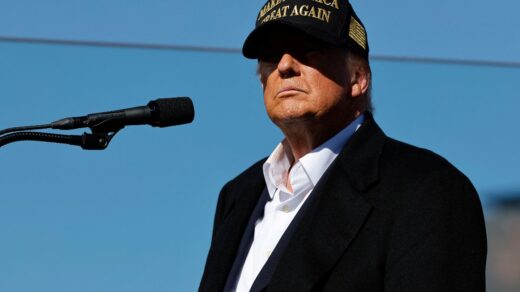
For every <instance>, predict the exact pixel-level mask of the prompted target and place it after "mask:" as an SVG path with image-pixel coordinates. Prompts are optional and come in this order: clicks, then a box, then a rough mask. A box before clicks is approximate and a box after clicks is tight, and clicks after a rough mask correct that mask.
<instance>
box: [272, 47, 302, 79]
mask: <svg viewBox="0 0 520 292" xmlns="http://www.w3.org/2000/svg"><path fill="white" fill-rule="evenodd" d="M300 65H301V64H300V62H299V61H298V60H297V59H296V58H295V57H294V56H293V55H291V54H290V53H284V54H283V55H282V57H281V58H280V61H279V62H278V66H277V69H278V72H280V76H282V77H283V78H290V77H293V76H297V75H299V74H300Z"/></svg>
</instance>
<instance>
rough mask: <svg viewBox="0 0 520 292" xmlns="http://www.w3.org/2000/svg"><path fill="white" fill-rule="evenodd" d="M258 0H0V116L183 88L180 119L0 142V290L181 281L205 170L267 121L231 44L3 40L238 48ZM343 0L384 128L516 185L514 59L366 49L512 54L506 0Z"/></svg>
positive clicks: (519, 51) (190, 281)
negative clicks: (92, 136)
mask: <svg viewBox="0 0 520 292" xmlns="http://www.w3.org/2000/svg"><path fill="white" fill-rule="evenodd" d="M263 2H264V1H258V0H255V1H243V0H242V1H238V0H235V1H226V2H224V1H166V0H165V1H134V0H126V1H107V0H105V1H101V0H90V1H78V0H75V1H73V0H68V1H65V0H63V1H34V0H33V1H29V0H18V1H6V0H0V101H1V102H0V129H4V128H8V127H12V126H21V125H31V124H41V123H47V122H51V121H54V120H57V119H60V118H63V117H68V116H77V115H84V114H87V113H92V112H99V111H106V110H114V109H119V108H125V107H132V106H139V105H144V104H146V103H147V102H148V101H149V100H151V99H155V98H160V97H173V96H190V97H191V98H192V99H193V101H194V104H195V109H196V117H195V121H194V122H193V123H192V124H190V125H183V126H177V127H171V128H165V129H156V128H150V127H147V126H138V127H137V126H136V127H128V128H126V129H124V130H123V131H121V132H120V133H119V134H118V135H117V136H116V137H115V139H114V140H113V142H112V143H111V145H110V146H109V148H108V149H107V150H104V151H90V152H89V151H84V150H81V149H80V148H74V147H72V146H66V145H56V144H44V143H36V142H20V143H15V144H10V145H7V146H4V147H2V148H0V230H2V232H1V233H0V291H12V292H18V291H20V292H21V291H32V292H39V291H45V292H47V291H49V292H50V291H52V292H55V291H67V292H69V291H125V292H126V291H195V290H196V288H197V287H198V281H199V279H200V276H201V274H202V269H203V265H204V260H205V256H206V253H207V250H208V248H209V240H210V232H211V226H212V217H213V213H214V208H215V202H216V198H217V195H218V191H219V189H220V187H221V186H222V185H223V184H224V183H225V182H226V181H228V180H229V179H231V178H233V177H234V176H235V175H237V174H238V173H239V172H240V171H241V170H243V169H244V168H246V167H247V166H248V165H250V164H251V163H253V162H255V161H257V160H258V159H260V158H262V157H264V156H266V155H268V154H269V153H270V152H271V151H272V149H273V148H274V147H275V146H276V144H277V143H278V142H279V141H280V139H281V138H282V135H281V133H280V132H279V131H278V129H276V128H275V127H274V126H272V125H271V123H270V122H269V120H268V118H267V117H266V115H265V112H264V109H263V103H262V95H261V89H260V86H259V84H258V80H257V77H256V76H255V66H256V62H255V61H251V60H246V59H244V58H243V57H242V56H241V55H240V54H239V53H212V52H196V51H179V50H152V49H131V48H111V47H95V46H67V45H56V44H34V43H25V42H12V41H5V39H6V38H11V39H12V38H38V39H59V40H82V41H105V42H124V43H144V44H163V45H185V46H201V47H218V48H234V49H238V48H240V47H241V44H242V41H243V39H244V38H245V36H246V35H247V33H248V32H249V31H250V30H251V29H252V26H253V24H254V18H255V16H256V13H257V11H258V9H259V8H260V6H261V5H262V4H263ZM352 3H353V5H354V7H355V8H356V10H357V12H358V15H359V16H360V17H361V19H362V20H363V21H364V22H365V25H366V27H367V30H368V34H369V42H370V46H371V50H372V53H373V55H374V56H375V57H376V58H374V59H373V60H372V67H373V68H372V69H373V73H374V103H375V107H376V113H375V117H376V120H377V121H378V122H379V124H380V125H381V126H382V128H383V129H384V130H385V132H386V133H387V134H388V135H390V136H392V137H394V138H397V139H399V140H403V141H406V142H409V143H411V144H415V145H418V146H421V147H426V148H428V149H431V150H434V151H435V152H437V153H439V154H441V155H443V156H444V157H446V158H447V159H448V160H450V161H451V162H452V163H453V164H454V165H455V166H457V167H458V168H459V169H461V170H462V171H463V172H464V173H466V175H468V177H469V178H470V179H471V180H472V181H473V183H474V184H475V186H476V187H477V189H478V191H479V192H480V194H481V197H482V199H483V201H484V202H486V203H487V202H490V201H492V200H493V199H494V198H496V197H500V196H503V195H504V194H507V193H509V192H515V191H516V192H518V190H520V170H519V167H518V166H519V165H520V154H519V153H518V149H519V148H520V136H519V134H518V129H517V128H518V126H519V125H520V118H519V117H518V108H519V107H520V101H519V100H520V97H519V94H518V92H520V82H519V80H520V68H519V67H518V66H517V67H515V66H509V67H506V66H468V65H464V66H462V65H449V64H436V63H424V62H415V63H414V62H393V61H384V59H383V58H377V57H381V56H401V57H427V58H441V59H456V60H460V59H462V60H476V61H496V62H510V63H517V64H518V63H519V62H520V36H519V34H518V32H517V28H518V27H520V18H518V17H517V15H516V14H517V11H519V8H520V4H519V3H518V1H513V0H500V1H493V2H492V3H491V2H489V1H482V0H475V1H445V0H441V1H412V0H408V1H405V0H398V1H384V0H373V1H361V0H357V1H352ZM2 37H3V38H4V41H1V39H2ZM66 133H67V134H72V133H75V134H81V133H82V131H72V133H68V132H66Z"/></svg>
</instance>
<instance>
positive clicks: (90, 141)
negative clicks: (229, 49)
mask: <svg viewBox="0 0 520 292" xmlns="http://www.w3.org/2000/svg"><path fill="white" fill-rule="evenodd" d="M122 128H123V127H121V128H119V129H115V130H114V131H110V132H101V131H95V130H94V129H93V131H92V134H89V133H83V135H61V134H52V133H41V132H17V133H12V134H8V135H5V136H1V137H0V147H2V146H4V145H7V144H9V143H13V142H18V141H40V142H50V143H59V144H69V145H75V146H80V147H81V148H83V149H84V150H104V149H106V148H107V147H108V144H110V141H112V138H114V136H115V135H116V134H117V132H119V130H121V129H122Z"/></svg>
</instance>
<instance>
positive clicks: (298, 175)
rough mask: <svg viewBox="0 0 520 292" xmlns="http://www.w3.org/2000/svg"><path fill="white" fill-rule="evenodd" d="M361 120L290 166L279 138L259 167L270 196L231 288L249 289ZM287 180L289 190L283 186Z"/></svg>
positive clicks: (287, 150) (284, 143)
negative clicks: (262, 172)
mask: <svg viewBox="0 0 520 292" xmlns="http://www.w3.org/2000/svg"><path fill="white" fill-rule="evenodd" d="M363 120H364V116H363V115H361V116H359V117H358V118H356V119H355V120H354V121H353V122H352V123H350V124H349V125H348V126H347V127H345V128H344V129H343V130H341V131H340V132H339V133H337V134H336V135H335V136H334V137H332V138H330V139H329V140H327V141H326V142H325V143H323V144H322V145H321V146H319V147H317V148H316V149H314V150H313V151H311V152H310V153H308V154H306V155H305V156H303V157H302V158H300V160H298V161H296V162H295V163H294V165H293V166H292V167H291V165H292V164H293V161H294V157H293V155H292V152H291V149H290V147H289V145H288V143H287V140H283V141H282V142H281V143H280V144H278V146H277V147H276V148H275V149H274V151H273V153H272V154H271V156H269V158H268V159H267V161H266V162H265V163H264V166H263V170H264V178H265V182H266V185H267V190H268V192H269V196H270V197H271V199H270V201H268V202H267V203H266V205H265V209H264V216H263V218H261V219H259V220H258V221H257V222H256V225H255V233H254V238H253V243H252V244H251V248H250V249H249V253H248V254H247V257H246V260H245V262H244V265H243V266H242V271H241V273H240V276H239V278H238V281H237V285H236V290H235V291H238V292H247V291H249V290H250V289H251V286H252V285H253V282H254V281H255V279H256V277H257V276H258V274H259V273H260V270H261V269H262V267H263V266H264V264H265V263H266V262H267V260H268V259H269V256H270V255H271V253H272V252H273V250H274V249H275V247H276V245H277V244H278V241H279V240H280V238H281V237H282V235H283V234H284V232H285V230H286V229H287V227H288V226H289V224H290V223H291V221H292V220H293V219H294V217H295V216H296V214H297V213H298V211H299V210H300V208H301V207H302V205H303V203H304V202H305V200H306V199H307V198H308V197H309V196H308V195H309V194H310V193H311V192H312V190H313V189H314V187H315V186H316V184H317V183H318V181H319V180H320V178H321V177H322V175H323V173H324V172H325V171H326V170H327V168H328V167H329V166H330V165H331V164H332V162H333V161H334V159H336V157H337V156H338V154H339V152H340V151H341V149H342V148H343V146H344V145H345V143H346V142H347V140H348V139H349V138H350V137H351V136H352V134H354V132H355V131H356V130H357V129H358V128H359V127H360V126H361V124H362V123H363ZM288 179H289V181H290V185H291V186H292V192H291V191H289V190H288V189H287V187H286V182H287V180H288Z"/></svg>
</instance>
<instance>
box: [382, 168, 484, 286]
mask: <svg viewBox="0 0 520 292" xmlns="http://www.w3.org/2000/svg"><path fill="white" fill-rule="evenodd" d="M406 197H407V198H408V200H407V203H406V204H405V206H403V210H401V212H400V215H399V216H398V218H396V220H395V222H394V224H393V228H392V235H391V237H390V243H389V244H390V248H389V249H388V250H389V253H388V256H387V263H386V271H385V291H392V292H393V291H396V292H397V291H400V292H403V291H404V292H405V291H410V292H411V291H422V292H428V291H432V292H433V291H472V292H479V291H485V265H486V253H487V243H486V231H485V224H484V216H483V212H482V207H481V204H480V200H479V198H478V194H477V192H476V190H475V188H474V187H473V185H472V184H471V182H470V181H469V180H468V179H467V178H466V177H465V176H464V175H463V174H462V173H460V172H458V171H452V170H443V171H437V172H434V173H433V174H430V175H428V177H426V178H424V179H422V180H421V181H420V182H419V183H417V185H416V187H415V188H414V189H413V190H412V191H410V194H409V195H407V196H406Z"/></svg>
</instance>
